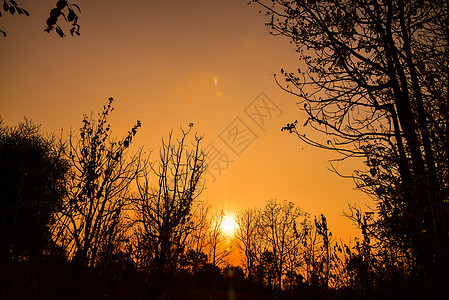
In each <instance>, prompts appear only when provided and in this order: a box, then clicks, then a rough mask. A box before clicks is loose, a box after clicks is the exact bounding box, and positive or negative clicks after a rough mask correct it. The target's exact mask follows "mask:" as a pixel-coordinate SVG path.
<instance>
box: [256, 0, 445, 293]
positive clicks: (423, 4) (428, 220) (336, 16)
mask: <svg viewBox="0 0 449 300" xmlns="http://www.w3.org/2000/svg"><path fill="white" fill-rule="evenodd" d="M253 2H258V3H259V4H261V5H262V6H263V7H264V8H265V9H266V11H267V14H268V15H269V16H270V18H271V20H270V22H269V23H268V25H269V26H270V27H271V29H272V32H273V34H278V35H283V36H286V37H289V38H290V39H291V41H292V42H293V43H294V44H295V46H296V47H297V51H298V54H299V56H300V58H301V61H302V62H303V63H304V65H305V68H306V70H301V69H298V72H287V71H284V70H283V69H282V70H281V73H282V75H283V76H284V79H285V81H286V84H285V85H282V84H280V83H279V81H277V82H278V83H279V85H281V86H282V88H283V89H284V90H286V91H287V92H289V93H291V94H293V95H295V96H297V97H299V98H300V99H301V103H302V104H303V110H304V111H305V112H306V113H307V114H308V119H307V120H306V121H305V123H304V125H309V126H311V127H312V128H314V129H315V130H317V131H319V132H322V133H325V134H326V139H325V140H321V141H320V140H312V139H310V138H309V137H308V136H306V135H305V134H303V133H301V131H300V129H299V128H298V127H297V124H298V122H297V121H295V122H293V123H290V124H287V126H285V127H284V128H283V130H287V131H289V132H291V133H295V134H296V135H297V136H298V137H299V138H300V139H301V140H303V141H304V142H306V143H308V144H311V145H314V146H316V147H320V148H325V149H331V150H334V151H337V152H339V153H340V154H342V155H343V158H348V157H364V158H365V159H366V166H367V168H366V169H365V170H360V171H358V172H357V173H356V174H355V175H354V177H355V180H356V182H357V186H358V187H359V188H360V189H362V190H363V191H366V192H368V193H369V194H370V195H372V196H373V198H374V199H375V201H377V208H376V210H375V212H376V213H377V216H376V218H375V220H376V221H375V222H373V223H372V226H371V230H368V229H367V228H365V229H366V230H368V231H367V233H368V234H369V233H372V234H373V235H372V238H377V239H378V240H379V242H380V243H383V244H384V245H388V244H397V246H395V247H396V249H398V248H399V249H400V250H401V251H400V253H398V257H401V256H402V255H404V254H405V253H410V252H411V253H412V255H411V256H409V257H410V258H411V259H412V260H413V261H412V262H411V263H412V264H416V268H415V271H416V275H418V276H420V278H421V279H422V280H421V282H422V283H423V286H424V287H425V286H433V287H437V286H438V284H437V282H444V280H446V279H447V274H448V272H447V270H448V264H449V259H448V257H449V255H448V254H449V246H448V245H449V235H448V234H447V233H448V228H449V226H448V220H449V218H448V211H449V210H448V202H447V198H448V184H449V180H448V177H447V174H448V173H449V172H448V169H449V165H448V161H449V159H448V158H449V148H448V145H449V131H448V129H449V126H448V125H449V118H448V116H449V115H448V109H447V99H448V85H447V81H448V74H449V71H448V70H449V66H448V61H449V60H448V59H447V58H448V51H447V49H448V37H449V36H448V34H447V28H448V26H447V25H448V23H447V22H448V21H447V20H448V11H449V9H448V2H447V1H439V0H438V1H426V0H414V1H403V0H395V1H380V0H376V1H369V2H363V1H352V0H347V1H334V0H323V1H267V2H266V1H253Z"/></svg>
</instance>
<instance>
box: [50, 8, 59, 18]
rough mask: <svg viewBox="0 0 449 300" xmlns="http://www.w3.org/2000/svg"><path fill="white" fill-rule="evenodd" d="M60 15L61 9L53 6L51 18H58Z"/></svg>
mask: <svg viewBox="0 0 449 300" xmlns="http://www.w3.org/2000/svg"><path fill="white" fill-rule="evenodd" d="M60 15H61V11H60V10H59V9H57V8H53V9H52V10H51V11H50V18H56V19H57V18H58V17H59V16H60Z"/></svg>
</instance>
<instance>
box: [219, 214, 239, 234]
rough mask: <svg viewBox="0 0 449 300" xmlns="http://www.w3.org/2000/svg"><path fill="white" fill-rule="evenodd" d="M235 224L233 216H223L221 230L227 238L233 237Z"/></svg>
mask: <svg viewBox="0 0 449 300" xmlns="http://www.w3.org/2000/svg"><path fill="white" fill-rule="evenodd" d="M236 225H237V224H236V223H235V220H234V216H233V215H225V216H224V218H223V221H222V222H221V226H220V227H221V230H223V231H224V233H226V234H227V235H229V236H232V235H234V231H235V227H236Z"/></svg>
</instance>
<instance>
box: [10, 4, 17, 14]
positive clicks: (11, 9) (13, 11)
mask: <svg viewBox="0 0 449 300" xmlns="http://www.w3.org/2000/svg"><path fill="white" fill-rule="evenodd" d="M9 13H10V14H11V15H14V14H15V13H16V9H15V8H14V6H10V7H9Z"/></svg>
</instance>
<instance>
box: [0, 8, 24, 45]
mask: <svg viewBox="0 0 449 300" xmlns="http://www.w3.org/2000/svg"><path fill="white" fill-rule="evenodd" d="M3 10H4V11H5V13H10V14H11V16H12V15H14V14H15V13H16V12H17V14H19V15H26V16H27V17H29V16H30V13H29V12H28V11H27V10H26V9H24V8H22V7H19V6H18V4H17V2H16V1H14V0H3ZM0 17H2V12H1V10H0ZM0 33H1V34H3V36H4V37H6V32H5V31H3V30H0Z"/></svg>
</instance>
